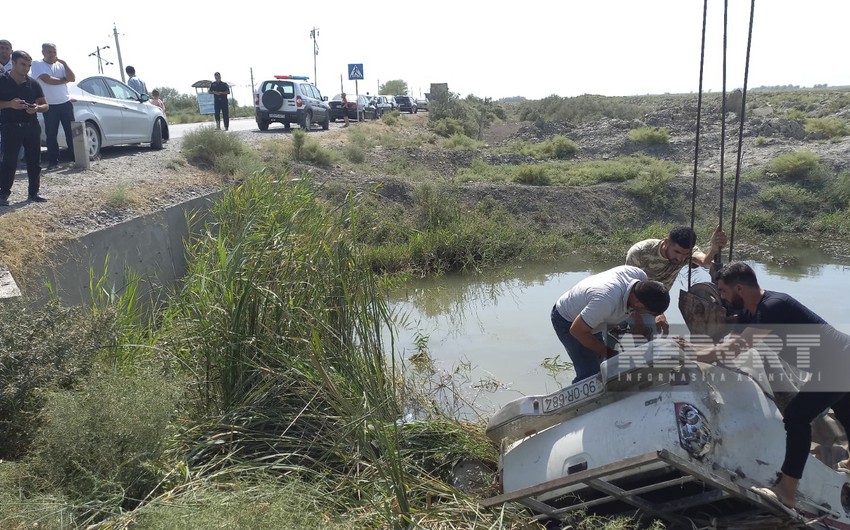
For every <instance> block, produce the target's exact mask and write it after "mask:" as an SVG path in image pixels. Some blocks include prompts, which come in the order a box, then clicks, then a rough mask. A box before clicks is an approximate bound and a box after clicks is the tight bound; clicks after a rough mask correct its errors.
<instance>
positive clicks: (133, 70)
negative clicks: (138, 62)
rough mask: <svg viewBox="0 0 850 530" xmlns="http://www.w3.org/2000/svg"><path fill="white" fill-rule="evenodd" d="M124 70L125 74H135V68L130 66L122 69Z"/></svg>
mask: <svg viewBox="0 0 850 530" xmlns="http://www.w3.org/2000/svg"><path fill="white" fill-rule="evenodd" d="M124 71H125V72H127V75H129V76H130V77H132V76H134V75H136V69H135V68H133V67H132V66H128V67H127V68H125V69H124Z"/></svg>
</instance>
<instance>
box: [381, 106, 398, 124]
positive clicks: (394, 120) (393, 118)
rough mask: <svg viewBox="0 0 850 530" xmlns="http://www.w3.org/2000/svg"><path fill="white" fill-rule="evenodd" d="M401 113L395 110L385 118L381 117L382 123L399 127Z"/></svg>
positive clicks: (384, 116) (385, 115)
mask: <svg viewBox="0 0 850 530" xmlns="http://www.w3.org/2000/svg"><path fill="white" fill-rule="evenodd" d="M400 116H401V113H400V112H399V111H397V110H395V109H393V110H391V111H390V112H387V113H386V114H384V115H383V116H381V121H382V122H384V123H385V124H386V125H391V126H392V125H398V120H399V119H400Z"/></svg>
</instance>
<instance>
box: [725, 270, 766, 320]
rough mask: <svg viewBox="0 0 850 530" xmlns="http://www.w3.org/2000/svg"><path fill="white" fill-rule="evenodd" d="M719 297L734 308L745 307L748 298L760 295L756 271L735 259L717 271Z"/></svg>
mask: <svg viewBox="0 0 850 530" xmlns="http://www.w3.org/2000/svg"><path fill="white" fill-rule="evenodd" d="M717 287H718V288H719V289H720V299H721V300H723V301H724V302H726V304H727V305H728V306H730V307H732V308H734V309H743V308H744V307H746V303H747V300H748V299H752V298H753V297H754V296H760V295H761V287H759V282H758V279H756V273H755V271H753V269H752V268H750V266H749V265H747V264H746V263H741V262H740V261H736V262H733V263H730V264H728V265H726V266H725V267H723V268H722V269H720V270H719V271H718V272H717Z"/></svg>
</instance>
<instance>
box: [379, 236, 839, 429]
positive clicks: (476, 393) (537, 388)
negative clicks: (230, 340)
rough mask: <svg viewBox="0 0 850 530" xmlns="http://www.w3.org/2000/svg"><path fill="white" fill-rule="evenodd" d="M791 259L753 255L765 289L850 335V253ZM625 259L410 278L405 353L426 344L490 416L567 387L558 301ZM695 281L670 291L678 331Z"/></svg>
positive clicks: (396, 301) (402, 297) (698, 277)
mask: <svg viewBox="0 0 850 530" xmlns="http://www.w3.org/2000/svg"><path fill="white" fill-rule="evenodd" d="M791 262H792V264H786V265H783V266H778V265H768V264H766V263H760V262H753V261H748V263H749V264H750V265H751V266H753V268H754V269H755V270H756V273H757V275H758V278H759V282H760V284H761V286H762V287H763V288H765V289H769V290H775V291H781V292H787V293H788V294H790V295H792V296H794V297H795V298H797V299H798V300H800V301H801V302H802V303H804V304H805V305H807V306H808V307H809V308H811V309H812V310H814V311H815V312H816V313H818V314H819V315H820V316H821V317H823V318H824V319H826V320H827V322H829V323H831V324H833V325H834V326H836V327H838V328H839V329H842V330H843V331H845V332H850V257H848V258H846V259H833V258H828V257H826V256H823V255H821V254H819V253H817V252H811V251H809V252H802V253H799V255H798V256H796V257H795V258H794V259H793V260H791ZM616 265H619V263H592V264H588V263H587V261H586V260H578V259H571V260H570V259H567V260H562V261H561V262H559V263H557V264H552V263H549V264H538V265H523V266H521V267H512V268H509V269H503V270H498V271H493V272H489V273H486V274H482V275H446V276H443V277H440V278H435V279H428V280H421V281H414V282H411V283H410V284H409V285H407V286H406V287H405V288H404V289H402V290H398V291H396V292H394V293H393V294H392V296H391V298H390V301H391V304H392V307H393V309H394V311H395V313H396V315H397V319H398V321H399V326H398V335H397V337H396V351H397V352H398V353H399V354H400V355H402V356H403V357H404V358H405V359H410V358H411V356H413V355H414V354H415V353H416V352H417V351H419V348H420V347H421V346H422V344H423V343H424V340H427V352H428V354H429V355H430V358H431V360H432V362H433V366H434V368H435V369H436V370H437V377H440V378H442V380H443V384H445V385H447V386H448V385H452V386H453V388H454V391H455V392H457V391H458V390H462V392H463V399H464V400H467V401H473V402H474V405H475V408H477V409H479V410H480V411H481V412H482V413H484V414H485V415H486V414H487V413H488V412H492V411H495V410H497V409H498V408H499V407H501V406H502V405H503V404H505V403H507V402H508V401H511V400H513V399H516V398H517V397H521V396H523V395H529V394H544V393H549V392H552V391H555V390H558V389H559V388H561V387H563V386H564V384H565V383H568V382H569V381H570V380H572V377H573V372H572V371H571V370H567V371H561V370H557V369H553V368H557V366H558V365H561V364H562V363H563V362H565V361H568V360H569V357H568V356H567V355H566V352H565V351H564V349H563V346H561V343H560V342H559V341H558V339H557V337H556V336H555V333H554V331H553V330H552V325H551V323H550V320H549V312H550V310H551V309H552V305H553V304H554V303H555V301H556V299H557V298H558V297H559V296H560V295H561V294H562V293H563V292H564V291H566V290H568V289H569V288H570V287H572V286H573V285H574V284H575V283H576V282H578V281H579V280H580V279H582V278H584V277H585V276H587V275H589V274H594V273H597V272H601V271H603V270H605V269H608V268H610V267H613V266H616ZM708 279H709V277H708V273H707V272H706V271H704V270H702V269H695V270H694V272H693V274H692V279H691V281H692V283H697V282H702V281H708ZM687 282H688V277H687V271H682V273H680V276H679V279H678V280H677V283H676V284H675V285H674V287H673V290H672V292H671V298H672V301H671V306H670V309H669V310H668V311H667V318H668V320H669V322H670V324H671V332H672V333H674V334H686V333H687V330H686V328H685V326H684V320H683V318H682V315H681V313H680V312H679V309H678V297H679V291H680V290H681V289H687ZM449 380H451V383H448V381H449ZM452 406H454V407H455V408H456V409H458V408H459V407H457V406H456V404H454V405H452V404H449V407H452Z"/></svg>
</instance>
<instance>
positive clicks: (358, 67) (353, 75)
mask: <svg viewBox="0 0 850 530" xmlns="http://www.w3.org/2000/svg"><path fill="white" fill-rule="evenodd" d="M355 79H363V63H360V64H349V65H348V80H349V81H353V80H355Z"/></svg>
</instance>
